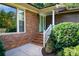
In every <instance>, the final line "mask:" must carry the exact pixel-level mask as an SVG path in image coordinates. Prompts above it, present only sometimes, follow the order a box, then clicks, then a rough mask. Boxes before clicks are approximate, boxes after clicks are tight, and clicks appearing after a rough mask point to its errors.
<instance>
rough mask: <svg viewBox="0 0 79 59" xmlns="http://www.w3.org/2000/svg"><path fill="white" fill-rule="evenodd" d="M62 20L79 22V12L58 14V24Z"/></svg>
mask: <svg viewBox="0 0 79 59" xmlns="http://www.w3.org/2000/svg"><path fill="white" fill-rule="evenodd" d="M61 22H75V23H79V12H74V13H66V14H59V15H56V24H58V23H61Z"/></svg>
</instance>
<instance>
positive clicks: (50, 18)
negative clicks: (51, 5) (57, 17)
mask: <svg viewBox="0 0 79 59" xmlns="http://www.w3.org/2000/svg"><path fill="white" fill-rule="evenodd" d="M50 24H52V15H48V16H46V29H47V28H48V27H49V25H50Z"/></svg>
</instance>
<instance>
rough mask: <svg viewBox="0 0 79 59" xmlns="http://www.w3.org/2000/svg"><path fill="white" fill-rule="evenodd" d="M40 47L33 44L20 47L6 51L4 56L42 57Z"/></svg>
mask: <svg viewBox="0 0 79 59" xmlns="http://www.w3.org/2000/svg"><path fill="white" fill-rule="evenodd" d="M41 49H42V47H41V46H38V45H34V44H31V43H29V44H25V45H23V46H21V47H17V48H14V49H11V50H8V51H6V53H5V54H6V56H42V53H41Z"/></svg>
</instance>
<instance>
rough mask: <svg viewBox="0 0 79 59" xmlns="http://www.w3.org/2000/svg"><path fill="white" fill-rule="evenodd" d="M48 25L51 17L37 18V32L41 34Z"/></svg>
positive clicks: (50, 22)
mask: <svg viewBox="0 0 79 59" xmlns="http://www.w3.org/2000/svg"><path fill="white" fill-rule="evenodd" d="M50 24H52V15H47V16H45V15H40V16H39V32H43V31H44V30H46V29H47V28H48V27H49V25H50Z"/></svg>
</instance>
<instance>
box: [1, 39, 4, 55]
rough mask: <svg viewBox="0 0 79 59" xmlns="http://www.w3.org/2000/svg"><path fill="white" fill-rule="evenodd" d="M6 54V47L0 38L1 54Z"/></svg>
mask: <svg viewBox="0 0 79 59" xmlns="http://www.w3.org/2000/svg"><path fill="white" fill-rule="evenodd" d="M4 55H5V49H4V45H3V42H2V40H1V39H0V56H4Z"/></svg>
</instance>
